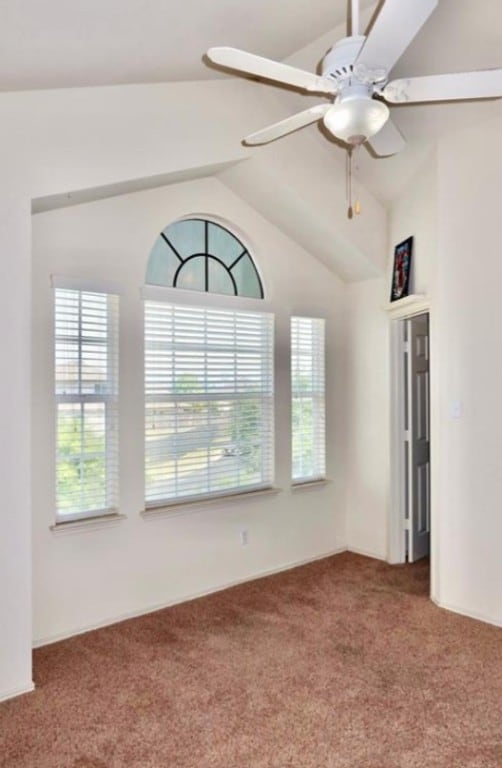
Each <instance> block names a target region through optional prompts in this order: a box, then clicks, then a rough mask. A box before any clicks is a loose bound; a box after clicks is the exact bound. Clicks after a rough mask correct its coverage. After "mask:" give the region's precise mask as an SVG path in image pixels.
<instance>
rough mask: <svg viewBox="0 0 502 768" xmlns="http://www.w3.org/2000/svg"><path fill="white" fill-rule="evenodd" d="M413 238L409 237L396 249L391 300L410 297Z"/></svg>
mask: <svg viewBox="0 0 502 768" xmlns="http://www.w3.org/2000/svg"><path fill="white" fill-rule="evenodd" d="M412 247H413V237H408V238H407V239H406V240H403V242H402V243H399V245H396V247H395V248H394V266H393V269H392V289H391V292H390V300H391V301H396V300H397V299H402V298H404V296H407V295H408V288H409V284H410V267H411V251H412Z"/></svg>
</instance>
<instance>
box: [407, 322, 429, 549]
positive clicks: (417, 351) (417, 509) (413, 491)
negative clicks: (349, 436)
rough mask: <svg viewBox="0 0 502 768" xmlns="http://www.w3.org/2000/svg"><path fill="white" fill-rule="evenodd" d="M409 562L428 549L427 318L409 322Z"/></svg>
mask: <svg viewBox="0 0 502 768" xmlns="http://www.w3.org/2000/svg"><path fill="white" fill-rule="evenodd" d="M408 342H409V343H408V377H407V378H408V408H409V409H408V418H409V435H408V436H409V442H408V472H407V475H408V478H409V483H408V485H409V487H408V492H409V497H408V510H409V523H408V530H409V538H408V560H409V561H410V562H411V563H412V562H414V561H415V560H420V559H421V558H422V557H427V556H428V554H429V545H430V439H429V432H430V430H429V422H430V419H429V316H428V315H418V316H417V317H412V318H410V319H409V320H408Z"/></svg>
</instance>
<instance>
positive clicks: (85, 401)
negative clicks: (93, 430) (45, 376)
mask: <svg viewBox="0 0 502 768" xmlns="http://www.w3.org/2000/svg"><path fill="white" fill-rule="evenodd" d="M51 283H52V287H53V302H52V304H53V313H54V315H53V354H54V364H53V377H54V378H53V402H54V453H53V455H54V478H55V489H54V500H55V525H56V527H57V526H64V525H65V524H67V523H76V522H85V521H97V520H100V519H105V518H108V519H109V518H111V517H113V518H115V517H117V516H118V501H119V312H120V307H119V299H120V293H121V290H120V287H119V285H118V284H117V283H114V282H111V281H110V282H108V281H94V280H85V279H84V280H80V279H75V278H71V277H66V276H60V275H53V276H51ZM59 291H61V292H70V291H71V292H73V293H74V294H77V295H78V297H79V311H78V333H77V334H76V335H75V336H73V341H74V342H75V341H76V342H77V347H78V359H79V365H81V361H82V346H83V343H84V337H83V335H82V311H81V301H82V297H83V295H89V294H96V295H99V296H100V297H105V298H106V331H107V332H106V337H105V339H104V341H103V346H104V347H106V354H107V367H106V370H107V377H106V382H107V386H106V387H104V388H103V391H102V392H94V393H82V392H81V391H80V392H77V393H75V392H69V393H64V392H58V391H57V384H58V378H57V351H56V350H57V344H58V341H60V342H64V340H65V339H70V338H72V337H71V336H70V335H69V334H68V335H64V334H63V335H62V336H58V333H57V328H56V322H57V312H58V308H57V302H58V292H59ZM93 344H95V345H96V346H98V347H99V346H100V343H99V341H98V340H96V339H93ZM80 377H81V373H80V372H79V378H78V382H79V387H80V388H81V378H80ZM107 389H108V391H106V390H107ZM79 403H80V405H81V408H80V412H81V414H82V413H83V411H84V409H85V407H86V406H87V405H92V404H94V403H95V404H102V405H103V421H104V449H103V451H99V454H97V455H99V456H102V457H103V464H104V476H105V480H104V483H105V497H106V501H107V503H106V504H105V506H103V507H100V508H88V509H84V510H79V511H73V512H62V511H61V507H60V504H59V495H58V467H59V464H60V457H59V441H58V417H59V413H60V406H65V405H74V404H79ZM82 421H83V416H81V417H80V423H82ZM84 431H85V429H84V428H83V429H82V435H83V434H84ZM80 455H81V457H86V456H87V457H88V456H89V455H90V453H87V454H86V452H85V451H82V452H81V454H80ZM82 460H85V459H84V458H81V461H82ZM80 487H82V485H81V486H80Z"/></svg>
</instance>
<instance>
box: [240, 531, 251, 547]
mask: <svg viewBox="0 0 502 768" xmlns="http://www.w3.org/2000/svg"><path fill="white" fill-rule="evenodd" d="M248 538H249V537H248V531H247V528H242V529H241V545H242V546H243V547H247V545H248Z"/></svg>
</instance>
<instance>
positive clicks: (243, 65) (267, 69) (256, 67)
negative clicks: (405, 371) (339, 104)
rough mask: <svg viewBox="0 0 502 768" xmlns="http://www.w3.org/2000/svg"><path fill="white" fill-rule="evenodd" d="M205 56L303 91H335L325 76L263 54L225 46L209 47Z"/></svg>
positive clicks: (333, 85)
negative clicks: (291, 65) (282, 62)
mask: <svg viewBox="0 0 502 768" xmlns="http://www.w3.org/2000/svg"><path fill="white" fill-rule="evenodd" d="M207 56H208V58H209V59H210V60H211V61H212V62H214V63H215V64H219V65H220V66H222V67H228V69H236V70H239V71H241V72H247V73H248V74H250V75H256V76H257V77H262V78H264V79H265V80H275V81H277V82H279V83H285V84H286V85H292V86H293V87H294V88H300V89H301V90H303V91H313V92H316V93H336V90H337V88H336V83H334V82H331V81H330V80H328V79H327V78H325V77H319V75H315V74H313V73H312V72H307V71H305V70H303V69H297V68H296V67H290V66H289V64H281V63H280V62H278V61H273V60H272V59H265V58H264V57H263V56H256V55H255V54H254V53H247V51H241V50H239V49H238V48H228V47H225V46H223V47H218V48H210V49H209V50H208V52H207Z"/></svg>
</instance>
